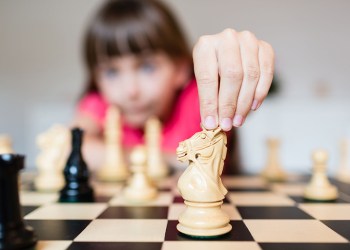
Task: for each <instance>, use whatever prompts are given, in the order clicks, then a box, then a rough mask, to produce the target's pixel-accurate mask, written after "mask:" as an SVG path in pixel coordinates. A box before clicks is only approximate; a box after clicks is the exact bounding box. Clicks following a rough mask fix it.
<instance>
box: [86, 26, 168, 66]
mask: <svg viewBox="0 0 350 250" xmlns="http://www.w3.org/2000/svg"><path fill="white" fill-rule="evenodd" d="M125 21H126V22H125V24H123V23H120V22H116V23H115V24H113V23H112V24H109V25H105V24H104V25H99V24H97V27H96V30H95V35H94V39H92V43H93V44H92V45H93V50H94V51H95V53H94V54H95V55H98V56H101V57H103V58H111V57H118V56H123V55H126V54H137V55H138V54H142V53H143V52H145V51H156V50H162V49H164V48H162V45H161V43H160V40H161V39H159V36H158V35H157V32H156V30H155V27H154V26H153V27H152V26H151V25H148V23H145V22H141V20H138V19H134V20H129V21H127V20H125ZM96 61H99V60H98V58H96Z"/></svg>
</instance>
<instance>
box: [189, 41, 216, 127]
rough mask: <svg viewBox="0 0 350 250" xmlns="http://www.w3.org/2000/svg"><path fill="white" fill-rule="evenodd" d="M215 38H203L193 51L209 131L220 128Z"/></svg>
mask: <svg viewBox="0 0 350 250" xmlns="http://www.w3.org/2000/svg"><path fill="white" fill-rule="evenodd" d="M214 43H215V41H214V38H213V37H210V36H202V37H201V38H200V39H199V40H198V42H197V44H196V45H195V47H194V49H193V62H194V72H195V75H196V79H197V85H198V94H199V105H200V112H201V120H202V124H203V125H204V127H205V128H207V129H214V128H216V127H217V126H218V112H217V106H218V104H217V96H218V66H217V58H216V52H215V46H214Z"/></svg>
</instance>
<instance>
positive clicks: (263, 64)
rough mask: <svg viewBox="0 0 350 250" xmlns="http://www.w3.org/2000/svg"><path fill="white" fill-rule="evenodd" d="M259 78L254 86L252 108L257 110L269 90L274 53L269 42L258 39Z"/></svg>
mask: <svg viewBox="0 0 350 250" xmlns="http://www.w3.org/2000/svg"><path fill="white" fill-rule="evenodd" d="M259 65H260V78H259V81H258V85H257V86H256V90H255V95H254V101H253V104H252V108H251V109H252V110H257V109H258V108H259V107H260V106H261V104H262V102H263V101H264V100H265V97H266V96H267V93H268V92H269V89H270V86H271V83H272V79H273V72H274V65H275V55H274V51H273V48H272V46H271V45H270V44H268V43H267V42H264V41H259Z"/></svg>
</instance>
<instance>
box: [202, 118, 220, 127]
mask: <svg viewBox="0 0 350 250" xmlns="http://www.w3.org/2000/svg"><path fill="white" fill-rule="evenodd" d="M204 126H205V127H206V128H207V129H214V128H216V127H217V124H216V120H215V118H214V117H213V116H207V117H206V118H205V121H204Z"/></svg>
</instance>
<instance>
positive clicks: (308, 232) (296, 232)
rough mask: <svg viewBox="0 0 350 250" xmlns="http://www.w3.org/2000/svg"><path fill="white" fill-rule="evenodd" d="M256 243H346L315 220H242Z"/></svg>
mask: <svg viewBox="0 0 350 250" xmlns="http://www.w3.org/2000/svg"><path fill="white" fill-rule="evenodd" d="M244 223H245V224H246V226H247V227H248V229H249V231H250V233H251V234H252V236H253V238H254V239H255V241H257V242H303V243H305V242H309V243H316V242H318V243H321V242H329V243H330V242H334V243H335V242H347V240H346V239H345V238H343V237H342V236H340V235H339V234H337V233H336V232H334V231H333V230H332V229H330V228H328V227H327V226H326V225H324V224H323V223H322V222H320V221H317V220H244Z"/></svg>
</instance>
